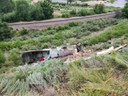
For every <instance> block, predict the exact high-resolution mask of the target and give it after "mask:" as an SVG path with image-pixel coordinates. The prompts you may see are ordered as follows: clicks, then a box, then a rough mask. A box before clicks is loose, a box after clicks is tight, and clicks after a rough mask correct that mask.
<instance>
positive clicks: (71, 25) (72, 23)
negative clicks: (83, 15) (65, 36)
mask: <svg viewBox="0 0 128 96" xmlns="http://www.w3.org/2000/svg"><path fill="white" fill-rule="evenodd" d="M78 25H79V24H78V23H77V22H70V23H69V27H74V26H78Z"/></svg>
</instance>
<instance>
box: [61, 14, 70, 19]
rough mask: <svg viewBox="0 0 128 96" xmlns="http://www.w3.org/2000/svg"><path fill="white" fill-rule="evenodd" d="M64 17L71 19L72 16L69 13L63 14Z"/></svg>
mask: <svg viewBox="0 0 128 96" xmlns="http://www.w3.org/2000/svg"><path fill="white" fill-rule="evenodd" d="M62 17H63V18H68V17H70V14H69V13H63V14H62Z"/></svg>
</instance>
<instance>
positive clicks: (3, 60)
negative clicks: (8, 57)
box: [0, 50, 5, 68]
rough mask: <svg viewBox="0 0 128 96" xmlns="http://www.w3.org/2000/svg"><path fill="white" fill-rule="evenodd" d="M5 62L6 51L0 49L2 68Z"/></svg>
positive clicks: (0, 65)
mask: <svg viewBox="0 0 128 96" xmlns="http://www.w3.org/2000/svg"><path fill="white" fill-rule="evenodd" d="M4 62H5V57H4V53H3V52H2V51H1V50H0V68H1V67H2V66H3V64H4Z"/></svg>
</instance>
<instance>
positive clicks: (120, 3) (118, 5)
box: [105, 0, 128, 8]
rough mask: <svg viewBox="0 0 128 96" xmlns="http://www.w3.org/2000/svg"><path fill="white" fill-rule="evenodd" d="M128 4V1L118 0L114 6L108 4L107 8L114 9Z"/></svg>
mask: <svg viewBox="0 0 128 96" xmlns="http://www.w3.org/2000/svg"><path fill="white" fill-rule="evenodd" d="M126 2H128V0H117V1H115V2H114V3H113V4H111V3H107V4H105V5H106V6H113V7H121V8H122V7H124V5H125V3H126Z"/></svg>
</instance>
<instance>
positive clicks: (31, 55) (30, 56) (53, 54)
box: [22, 46, 74, 64]
mask: <svg viewBox="0 0 128 96" xmlns="http://www.w3.org/2000/svg"><path fill="white" fill-rule="evenodd" d="M73 52H74V50H73V48H70V47H64V46H63V47H58V48H56V49H42V50H32V51H25V52H23V53H22V61H23V63H24V64H32V63H35V62H38V61H45V60H48V59H53V58H62V57H65V56H68V55H73Z"/></svg>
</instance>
